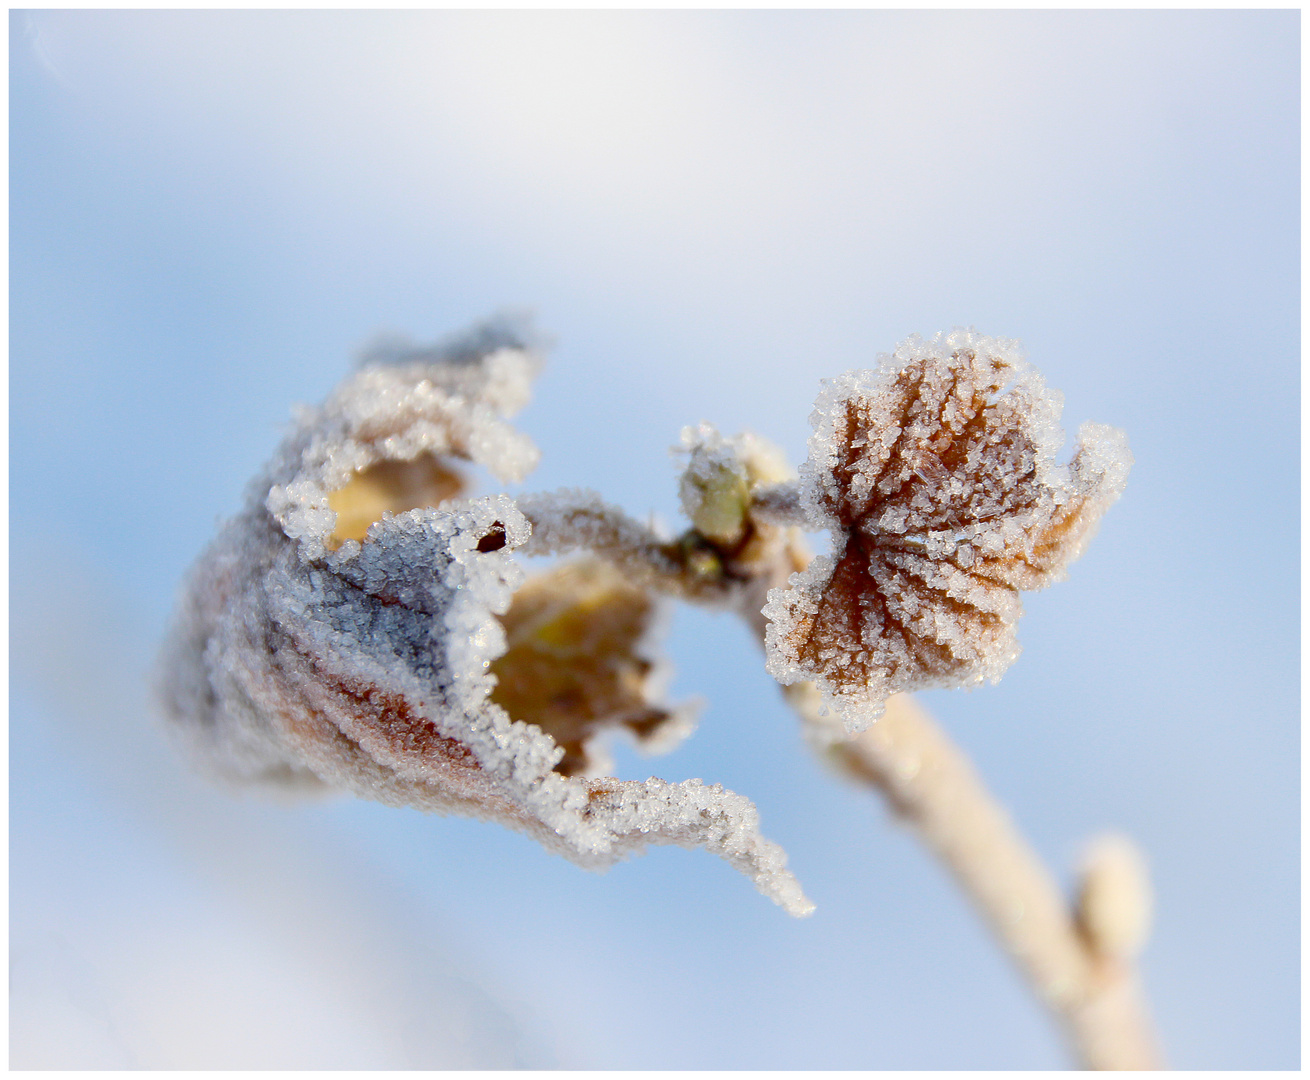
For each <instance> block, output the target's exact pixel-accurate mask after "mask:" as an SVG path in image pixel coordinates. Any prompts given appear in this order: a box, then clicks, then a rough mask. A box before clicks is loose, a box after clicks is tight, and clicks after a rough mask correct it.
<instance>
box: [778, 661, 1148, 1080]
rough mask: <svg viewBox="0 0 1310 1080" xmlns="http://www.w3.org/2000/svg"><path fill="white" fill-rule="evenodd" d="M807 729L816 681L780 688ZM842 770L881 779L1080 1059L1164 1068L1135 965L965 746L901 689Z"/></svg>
mask: <svg viewBox="0 0 1310 1080" xmlns="http://www.w3.org/2000/svg"><path fill="white" fill-rule="evenodd" d="M785 692H786V696H787V700H788V702H789V703H790V704H791V705H792V707H793V708H794V709H795V710H796V712H797V713H798V714H799V715H800V716H801V718H802V719H803V720H804V721H805V723H806V726H807V727H810V728H811V729H812V730H813V729H815V728H818V727H820V726H822V725H824V724H825V721H826V720H827V718H826V717H823V718H821V717H820V715H819V713H820V710H821V708H822V704H823V702H822V697H821V695H820V694H819V692H818V691H817V690H816V689H815V687H814V684H813V683H797V684H795V685H793V686H789V687H787V688H786V691H785ZM828 753H829V755H830V756H831V758H832V760H833V761H834V763H835V764H837V765H838V767H839V768H840V769H841V770H842V771H843V772H844V773H845V774H846V775H848V776H850V777H853V778H854V779H856V780H859V781H861V782H863V783H866V784H869V785H870V786H872V787H875V788H877V789H878V790H879V791H880V792H882V794H883V795H884V796H885V797H886V799H887V801H888V803H889V804H890V805H891V807H892V809H893V810H894V811H895V812H896V813H897V814H898V815H899V816H900V817H901V818H902V819H903V820H905V821H906V822H907V823H908V824H910V825H911V826H912V827H913V828H914V830H915V832H917V833H918V834H919V836H920V837H921V838H922V839H923V841H924V843H925V844H927V845H928V847H930V848H931V849H932V850H933V851H934V852H936V854H937V856H938V858H940V859H941V861H942V862H943V863H944V864H945V865H946V867H947V868H948V869H949V870H950V872H951V873H952V875H954V877H955V879H956V881H958V882H959V883H960V886H961V887H962V888H963V889H964V891H965V893H966V894H967V895H968V897H969V898H970V900H971V901H972V902H973V904H974V906H975V907H976V908H977V909H978V911H979V912H980V913H981V915H982V916H983V918H984V919H985V920H986V921H987V923H988V925H989V926H990V927H991V928H992V931H993V932H994V933H995V934H996V936H997V937H998V938H999V939H1000V941H1001V943H1002V945H1004V947H1005V949H1006V951H1007V952H1009V953H1010V955H1011V956H1012V957H1013V958H1014V960H1015V962H1016V963H1017V964H1018V965H1019V968H1020V969H1021V970H1022V972H1023V974H1024V975H1025V977H1026V978H1027V979H1028V981H1029V983H1030V984H1031V985H1032V986H1033V988H1034V990H1035V991H1036V992H1037V995H1038V997H1039V998H1041V1000H1042V1001H1044V1002H1045V1003H1046V1004H1047V1005H1048V1006H1049V1007H1050V1008H1051V1010H1052V1011H1053V1012H1054V1013H1055V1014H1056V1016H1057V1017H1058V1018H1059V1019H1060V1021H1061V1022H1062V1023H1063V1024H1064V1026H1065V1028H1066V1030H1067V1031H1068V1034H1069V1037H1070V1039H1071V1041H1072V1043H1073V1045H1074V1047H1075V1050H1076V1052H1077V1054H1078V1056H1079V1058H1080V1060H1081V1062H1082V1063H1083V1066H1084V1067H1086V1068H1091V1069H1158V1068H1161V1067H1162V1064H1161V1059H1160V1056H1159V1052H1158V1050H1157V1049H1156V1045H1155V1039H1154V1036H1153V1034H1152V1030H1151V1024H1150V1021H1149V1020H1148V1018H1147V1014H1146V1009H1145V1005H1144V1003H1143V1001H1142V998H1141V994H1140V992H1139V989H1138V986H1137V980H1136V975H1135V972H1134V971H1133V968H1132V965H1131V964H1130V963H1129V962H1128V961H1127V960H1126V959H1123V958H1116V957H1110V956H1104V955H1099V954H1098V953H1097V951H1096V950H1095V949H1094V948H1093V947H1092V946H1091V945H1090V943H1089V942H1088V941H1087V940H1086V939H1085V937H1084V935H1082V934H1081V933H1080V932H1079V930H1078V928H1077V926H1076V924H1075V920H1074V917H1073V913H1072V912H1071V911H1070V908H1069V905H1068V904H1067V903H1066V901H1065V899H1064V897H1063V896H1062V895H1061V893H1060V890H1059V888H1058V887H1057V885H1056V883H1055V881H1054V880H1053V879H1052V877H1051V875H1050V874H1049V873H1048V872H1047V870H1046V868H1045V867H1044V866H1042V864H1041V862H1040V861H1039V859H1038V858H1037V855H1036V853H1035V852H1034V851H1033V850H1032V848H1031V847H1030V846H1029V845H1028V843H1027V842H1026V841H1025V840H1024V839H1023V837H1022V836H1020V835H1019V833H1018V831H1017V830H1016V829H1015V827H1014V825H1013V823H1012V822H1011V821H1010V818H1009V816H1008V815H1007V814H1006V813H1005V811H1004V810H1003V809H1002V808H1001V807H1000V806H999V805H998V804H997V803H996V801H995V800H994V799H993V798H992V797H991V795H990V794H989V793H988V792H987V790H986V789H985V788H984V787H983V784H982V781H981V780H980V779H979V777H978V774H977V773H976V772H975V771H974V769H973V767H972V765H970V763H969V761H968V759H967V758H966V757H965V756H964V754H963V753H962V752H961V751H960V750H959V749H958V748H957V747H956V746H954V745H953V744H952V742H951V741H950V739H949V738H948V737H947V736H946V734H945V733H944V732H943V731H942V730H941V729H940V728H939V727H938V726H937V725H936V724H935V723H934V722H933V721H932V719H931V717H929V715H928V714H927V713H926V712H925V711H924V710H923V709H922V708H921V707H920V706H919V705H918V704H917V703H916V702H915V701H914V700H913V699H912V698H911V697H909V696H908V695H906V694H897V695H895V696H893V697H891V698H890V699H888V702H887V711H886V713H885V714H884V715H883V716H882V717H881V719H879V720H878V722H877V723H876V724H874V725H872V726H871V727H870V728H869V729H868V730H867V731H865V732H863V733H861V734H860V735H857V736H855V737H853V738H851V739H849V740H843V741H837V742H834V743H832V744H831V746H830V747H829V750H828Z"/></svg>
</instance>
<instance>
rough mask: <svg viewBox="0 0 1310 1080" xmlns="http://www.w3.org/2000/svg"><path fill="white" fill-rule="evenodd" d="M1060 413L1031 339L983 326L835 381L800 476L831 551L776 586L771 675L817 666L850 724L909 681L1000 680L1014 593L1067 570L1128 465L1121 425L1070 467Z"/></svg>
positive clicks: (1013, 651)
mask: <svg viewBox="0 0 1310 1080" xmlns="http://www.w3.org/2000/svg"><path fill="white" fill-rule="evenodd" d="M1060 409H1061V399H1060V397H1059V395H1058V394H1057V393H1055V392H1054V391H1050V390H1047V388H1046V386H1045V383H1044V382H1043V380H1042V377H1041V376H1040V375H1039V374H1038V373H1037V372H1035V371H1033V370H1032V369H1031V368H1029V367H1028V366H1027V365H1026V364H1025V363H1024V362H1023V360H1022V358H1021V354H1020V350H1019V347H1018V343H1017V342H1013V341H1006V340H1001V339H996V338H988V337H983V336H981V335H979V334H976V333H974V332H973V331H961V330H957V331H954V332H952V333H950V334H939V335H937V336H936V337H934V338H933V339H932V340H931V341H924V340H923V339H922V338H919V337H912V338H910V339H909V340H907V341H905V342H904V343H902V344H901V345H900V346H899V347H898V348H897V350H896V353H895V354H894V355H893V356H891V357H886V358H884V360H883V363H882V366H881V367H880V368H879V370H877V371H866V372H852V373H848V374H846V375H843V376H841V377H840V378H838V379H835V380H833V381H831V382H830V383H828V384H826V386H825V389H824V391H823V393H822V394H821V395H820V397H819V399H818V401H817V403H816V405H815V411H814V414H813V416H812V418H811V419H812V421H813V423H814V425H815V433H814V435H813V436H812V437H811V439H810V448H809V449H810V452H809V460H808V461H807V462H806V464H805V465H803V466H802V468H801V477H802V485H803V488H802V500H803V502H804V505H805V507H806V509H807V512H808V514H809V518H810V522H811V524H812V525H813V526H814V527H815V528H822V529H830V530H831V531H832V534H833V551H832V554H831V555H828V556H825V557H822V558H819V559H816V560H815V561H814V563H813V564H812V565H811V566H810V567H809V568H807V569H806V570H805V571H803V572H802V573H799V574H796V575H794V576H793V577H792V579H791V582H790V587H789V588H786V589H775V590H773V591H771V592H770V594H769V600H768V604H767V605H766V607H765V609H764V614H765V616H766V617H767V618H768V619H769V621H770V626H769V629H768V635H767V649H768V655H769V660H768V664H769V670H770V672H771V673H772V674H773V675H774V676H775V677H776V678H777V679H778V680H779V681H780V682H782V683H784V684H790V683H794V682H798V681H803V680H809V679H813V680H814V681H815V682H816V683H817V684H818V686H819V688H820V690H821V691H823V693H824V697H825V701H826V702H827V703H828V704H829V705H831V706H832V707H833V708H834V710H835V711H836V712H837V713H838V714H839V715H840V716H841V718H842V719H843V721H844V722H845V724H846V726H847V729H848V730H851V731H858V730H861V729H862V728H864V727H866V726H867V725H868V724H869V723H870V722H871V721H872V720H874V719H876V718H877V716H879V715H880V714H881V712H882V708H883V703H884V702H885V701H886V699H887V698H888V696H890V695H891V694H893V693H896V692H897V691H901V690H914V689H918V688H923V687H929V686H963V685H968V684H971V683H977V682H981V681H982V680H984V679H990V680H991V681H993V682H994V681H996V680H997V679H999V678H1000V676H1001V674H1002V673H1003V672H1004V671H1005V669H1006V668H1008V667H1009V666H1010V664H1011V663H1013V661H1014V660H1015V658H1016V657H1017V656H1018V654H1019V646H1018V643H1017V642H1016V640H1015V623H1016V621H1017V620H1018V618H1019V615H1020V613H1021V611H1022V606H1021V604H1020V601H1019V595H1018V590H1020V589H1037V588H1042V587H1043V586H1045V585H1048V584H1050V583H1051V582H1053V581H1056V580H1058V579H1059V578H1060V577H1062V576H1063V574H1064V572H1065V567H1066V566H1067V565H1068V563H1070V562H1072V561H1073V560H1074V559H1076V558H1077V557H1078V555H1079V554H1081V552H1082V550H1083V547H1084V545H1085V544H1086V543H1087V541H1088V539H1089V538H1090V537H1091V535H1092V532H1093V531H1094V529H1095V527H1096V525H1097V523H1098V521H1099V519H1100V516H1101V514H1102V513H1103V512H1104V511H1105V509H1106V508H1107V507H1108V506H1109V505H1110V504H1111V503H1113V502H1114V501H1115V499H1117V498H1118V497H1119V494H1120V492H1121V491H1122V490H1123V485H1124V482H1125V480H1126V479H1127V475H1128V469H1129V466H1130V464H1131V461H1132V458H1131V455H1130V454H1129V452H1128V447H1127V443H1126V440H1125V438H1124V436H1123V434H1122V433H1121V432H1119V431H1116V430H1115V429H1113V428H1109V427H1105V426H1103V425H1095V424H1085V425H1083V427H1082V428H1081V429H1080V431H1079V438H1078V447H1077V449H1076V450H1075V452H1074V456H1073V460H1072V462H1071V463H1070V464H1069V465H1064V466H1062V465H1057V464H1056V462H1055V453H1056V451H1057V450H1058V448H1059V446H1060V444H1061V443H1062V442H1063V433H1062V432H1061V430H1060V426H1059V416H1060Z"/></svg>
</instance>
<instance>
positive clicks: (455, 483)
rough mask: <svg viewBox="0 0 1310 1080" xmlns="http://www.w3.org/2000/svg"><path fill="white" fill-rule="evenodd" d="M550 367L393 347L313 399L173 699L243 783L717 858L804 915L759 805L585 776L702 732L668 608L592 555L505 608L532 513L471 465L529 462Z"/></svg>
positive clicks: (265, 481) (572, 839)
mask: <svg viewBox="0 0 1310 1080" xmlns="http://www.w3.org/2000/svg"><path fill="white" fill-rule="evenodd" d="M537 366H538V359H537V357H536V356H535V354H534V353H533V352H532V351H531V350H529V349H527V348H525V347H523V345H522V343H521V342H520V341H519V340H517V339H514V338H512V337H509V336H507V335H506V333H505V332H503V331H502V330H499V329H496V328H492V329H491V330H484V331H479V332H477V333H475V334H473V335H471V336H470V337H468V338H465V339H462V340H461V341H459V342H455V343H452V344H449V345H447V346H445V347H442V348H438V349H415V348H412V347H409V346H402V345H396V344H389V345H386V346H383V347H381V348H380V349H378V350H375V351H374V353H373V354H371V355H369V356H368V357H366V358H365V360H364V362H363V364H362V366H361V367H360V369H359V370H358V371H357V372H355V373H354V374H353V375H352V376H351V377H350V378H348V379H347V380H346V381H345V382H344V383H343V384H342V386H341V387H340V388H339V389H338V390H337V391H336V392H335V393H334V394H333V395H332V396H331V397H330V398H329V399H328V401H327V402H326V403H325V404H324V405H323V406H322V407H321V408H318V409H311V410H305V411H304V412H303V413H302V414H301V415H300V416H299V418H298V423H297V425H296V426H295V428H294V430H293V431H292V432H291V433H290V434H289V435H288V437H287V438H286V440H285V441H284V443H283V444H282V446H281V448H280V449H279V450H278V452H277V454H276V455H275V456H274V458H273V461H272V462H271V463H270V465H269V466H268V467H267V469H266V470H265V472H264V473H263V474H261V476H259V477H258V478H257V479H256V480H255V481H254V482H253V483H252V485H251V487H250V489H249V495H248V499H247V504H246V506H245V509H244V510H243V511H242V513H241V514H240V515H239V516H238V517H236V518H235V519H233V520H232V521H230V522H229V523H228V524H227V525H225V526H224V527H223V529H222V530H221V531H220V533H219V535H218V537H217V538H216V539H215V541H214V542H213V544H211V546H210V548H209V549H208V550H207V551H206V552H205V553H204V554H203V555H202V557H201V558H200V560H199V561H198V563H197V565H196V567H195V568H194V569H193V571H192V573H191V576H190V578H189V580H188V582H187V585H186V589H185V592H184V595H183V599H182V603H181V607H180V611H179V613H178V616H177V620H176V624H175V627H174V630H173V633H172V635H171V636H170V639H169V641H168V644H167V646H166V649H165V656H164V659H163V678H162V685H161V698H162V701H163V706H164V710H165V712H166V714H167V716H168V717H169V719H170V720H171V721H172V723H173V726H174V728H175V729H176V730H177V731H178V732H179V733H180V734H181V736H182V737H183V739H184V740H185V741H186V742H187V743H188V744H189V745H190V746H191V748H192V749H193V750H194V751H195V753H196V756H197V757H198V759H199V760H200V761H201V762H202V763H203V764H204V765H205V766H206V767H207V768H208V769H209V770H211V771H213V772H215V773H218V774H220V775H222V776H225V777H228V778H232V779H236V780H239V781H247V782H262V783H268V784H273V785H277V786H280V787H284V788H285V787H296V788H313V787H318V788H322V787H324V786H326V787H330V788H339V789H346V790H349V791H352V792H355V793H356V794H358V795H361V796H364V797H367V798H372V799H377V800H379V801H381V802H385V803H389V804H392V805H405V806H414V807H418V808H421V809H424V810H430V811H435V812H439V813H459V814H467V815H471V816H475V817H481V818H489V819H492V820H495V821H499V822H501V823H504V824H506V825H508V826H510V827H512V828H515V829H518V830H520V831H522V832H525V833H527V834H529V835H531V836H533V837H535V838H536V839H537V840H539V841H540V842H541V843H542V844H544V845H545V846H547V847H548V848H550V849H552V850H554V851H557V852H560V853H562V854H564V855H566V856H567V857H569V858H571V859H573V860H574V861H576V862H578V863H580V864H582V865H584V866H588V867H593V868H601V867H604V866H607V865H609V864H611V863H613V862H615V861H616V860H618V859H620V858H622V857H624V856H625V855H627V854H630V853H633V852H636V851H640V850H641V849H642V848H643V847H644V846H645V845H646V844H649V843H668V844H679V845H682V846H687V847H693V846H701V847H705V848H707V849H708V850H710V851H711V852H714V853H715V854H718V855H720V856H722V857H723V858H725V859H726V860H727V861H729V862H730V863H731V864H732V865H734V866H735V867H737V868H738V869H740V870H742V871H743V872H745V873H746V874H747V875H749V876H750V877H751V878H752V879H753V880H754V881H755V883H756V885H757V887H758V888H759V889H760V890H761V891H762V892H764V893H765V894H766V895H768V896H770V897H771V898H772V899H774V900H775V901H777V902H778V903H780V904H782V905H783V906H784V907H785V908H787V910H788V911H790V912H792V913H793V914H806V913H808V911H809V910H811V907H812V905H810V904H809V902H808V901H807V900H806V899H805V897H804V895H803V894H802V892H801V890H800V887H799V885H798V884H797V883H796V881H795V879H794V878H793V877H792V876H791V874H790V873H788V872H787V870H786V868H785V864H786V856H785V854H784V853H783V852H782V850H781V849H780V848H778V847H777V845H775V844H772V843H770V842H769V841H767V840H765V839H764V838H763V837H761V836H760V834H759V829H758V815H757V813H756V810H755V807H754V806H753V805H752V804H751V803H750V801H749V800H747V799H745V798H743V797H742V796H740V795H736V794H734V793H732V792H729V791H725V790H723V788H722V787H720V786H718V785H706V784H704V783H702V782H701V781H699V780H688V781H685V782H683V783H678V784H671V783H666V782H665V781H662V780H657V779H650V780H646V781H619V780H616V779H613V778H603V777H602V778H594V777H593V778H588V777H587V776H585V775H583V774H585V773H588V772H591V771H593V770H594V769H596V768H597V767H598V766H599V762H598V760H597V759H596V757H595V752H594V735H595V734H596V732H597V731H598V730H599V729H601V728H602V727H604V726H607V725H608V726H619V727H624V728H627V729H629V730H632V731H634V732H635V733H636V734H637V735H638V736H639V737H640V738H641V739H644V740H645V741H647V742H648V743H649V742H652V741H658V740H659V739H661V738H668V737H671V736H676V735H677V734H678V733H679V731H681V730H685V728H686V720H685V717H684V716H682V715H681V714H678V713H676V712H672V711H669V710H666V709H664V708H663V707H662V706H659V705H658V704H657V703H656V700H655V696H656V695H655V690H656V686H655V685H654V684H653V682H652V679H653V677H654V676H655V675H656V674H657V673H658V667H657V665H655V664H653V662H652V660H651V658H650V656H649V654H648V652H647V648H648V646H649V641H650V636H651V632H652V629H653V627H654V625H655V621H656V620H655V614H656V608H655V605H654V602H653V601H652V600H651V599H650V597H649V596H647V595H646V594H645V592H644V591H643V590H642V589H640V588H637V587H636V586H628V585H626V584H625V583H623V582H621V581H618V580H616V577H617V575H616V574H615V573H614V572H613V571H609V570H608V569H604V570H602V569H599V568H598V567H597V566H596V565H595V564H594V563H584V564H575V565H573V566H572V567H571V568H568V567H566V568H563V569H560V570H556V571H554V572H552V573H550V574H546V575H543V576H542V577H540V578H538V579H535V581H534V582H533V583H532V584H530V585H529V586H528V587H527V589H526V591H525V592H524V593H523V594H522V597H521V600H520V601H516V602H515V603H513V604H512V603H511V601H512V599H513V598H514V594H515V590H516V589H518V588H519V587H520V586H521V585H522V584H523V581H524V574H523V571H522V570H521V569H520V567H519V566H518V565H517V564H516V562H515V561H514V557H513V553H514V552H515V550H516V549H519V548H521V547H523V545H524V544H525V543H526V542H527V541H528V539H529V537H530V535H531V533H532V525H531V524H530V523H529V519H528V518H527V517H525V515H524V513H523V512H521V510H520V508H519V506H518V505H516V503H515V502H514V501H513V500H512V499H510V498H509V497H508V496H505V495H495V496H491V497H486V498H468V497H466V496H467V488H468V483H469V478H468V475H467V469H468V466H470V465H472V464H476V465H480V466H483V467H484V468H486V469H487V470H488V471H490V472H491V473H492V474H493V475H494V476H496V477H498V478H500V479H502V480H516V479H519V478H521V477H522V476H523V475H524V474H525V473H526V472H527V471H528V470H529V469H530V468H531V467H532V465H533V464H535V461H536V456H537V455H536V450H535V449H534V448H533V446H532V445H531V443H530V442H528V440H527V439H526V438H525V437H524V436H522V435H520V434H518V433H517V432H515V431H514V430H513V429H512V428H511V427H510V426H509V425H508V424H507V423H506V421H505V416H506V415H507V414H508V413H510V412H512V411H513V410H515V409H517V408H518V407H519V406H521V405H522V404H523V403H524V402H525V401H526V399H527V390H528V382H529V378H530V376H531V375H532V374H533V372H534V371H535V370H536V368H537ZM502 616H503V620H502V618H501V617H502ZM507 631H508V637H507ZM594 645H599V647H598V648H593V647H592V646H594ZM546 675H549V679H547V678H546V677H545V676H546ZM561 766H562V767H561Z"/></svg>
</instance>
